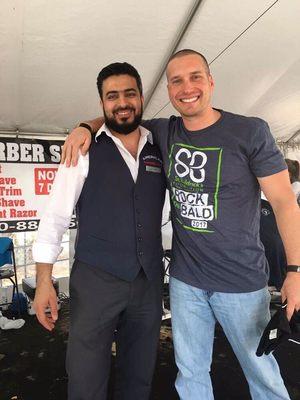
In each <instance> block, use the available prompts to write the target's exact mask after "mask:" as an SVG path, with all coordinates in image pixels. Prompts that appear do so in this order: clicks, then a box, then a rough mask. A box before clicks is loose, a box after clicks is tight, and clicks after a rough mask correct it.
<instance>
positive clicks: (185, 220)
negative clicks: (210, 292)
mask: <svg viewBox="0 0 300 400" xmlns="http://www.w3.org/2000/svg"><path fill="white" fill-rule="evenodd" d="M169 160H170V165H169V170H168V178H169V181H170V185H171V201H172V203H173V206H174V207H175V209H176V211H177V218H176V219H177V221H178V222H179V223H180V224H181V225H182V226H183V227H184V228H185V229H189V230H193V231H196V232H205V233H212V232H214V231H213V229H212V228H211V227H210V222H211V221H213V220H215V219H217V217H218V194H219V187H220V175H221V162H222V149H221V148H219V147H195V146H189V145H185V144H182V143H174V144H173V146H172V148H171V151H170V154H169Z"/></svg>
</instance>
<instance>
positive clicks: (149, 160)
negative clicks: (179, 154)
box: [143, 155, 162, 174]
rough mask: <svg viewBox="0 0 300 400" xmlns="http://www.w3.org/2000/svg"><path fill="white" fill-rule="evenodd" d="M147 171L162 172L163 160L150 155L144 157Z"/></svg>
mask: <svg viewBox="0 0 300 400" xmlns="http://www.w3.org/2000/svg"><path fill="white" fill-rule="evenodd" d="M143 161H144V164H145V167H146V171H147V172H154V173H156V174H161V167H162V160H161V159H160V158H158V157H156V156H152V155H148V156H146V157H143Z"/></svg>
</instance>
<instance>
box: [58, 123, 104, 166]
mask: <svg viewBox="0 0 300 400" xmlns="http://www.w3.org/2000/svg"><path fill="white" fill-rule="evenodd" d="M103 124H104V118H103V117H98V118H95V119H92V120H90V121H85V122H83V123H82V125H86V127H84V126H79V125H80V124H79V125H78V126H77V128H74V129H73V130H72V132H71V133H70V135H69V136H68V137H67V139H66V141H65V143H64V145H63V147H62V154H61V161H60V163H61V164H64V163H65V165H66V167H70V165H72V166H73V167H75V166H76V165H77V163H78V157H79V151H81V154H82V155H83V156H85V155H86V153H87V152H88V150H89V147H90V145H91V141H92V135H91V132H94V133H96V132H97V131H98V130H99V129H100V128H101V126H102V125H103ZM89 127H90V129H89Z"/></svg>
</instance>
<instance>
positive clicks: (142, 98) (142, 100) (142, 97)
mask: <svg viewBox="0 0 300 400" xmlns="http://www.w3.org/2000/svg"><path fill="white" fill-rule="evenodd" d="M144 101H145V99H144V96H143V95H141V102H142V106H143V107H144Z"/></svg>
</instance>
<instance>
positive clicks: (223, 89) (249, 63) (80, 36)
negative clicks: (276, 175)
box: [0, 0, 300, 159]
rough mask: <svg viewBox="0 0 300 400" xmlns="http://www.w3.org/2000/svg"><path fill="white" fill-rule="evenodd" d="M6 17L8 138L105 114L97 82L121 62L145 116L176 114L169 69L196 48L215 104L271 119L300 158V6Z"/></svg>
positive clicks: (21, 11) (129, 4)
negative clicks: (211, 81) (139, 83)
mask: <svg viewBox="0 0 300 400" xmlns="http://www.w3.org/2000/svg"><path fill="white" fill-rule="evenodd" d="M1 13H2V18H1V20H0V54H1V64H0V65H1V75H0V93H1V99H2V101H1V114H0V130H1V131H2V132H3V131H7V130H9V131H15V130H16V129H18V130H19V131H20V132H37V133H44V132H51V133H52V132H53V133H56V134H57V133H60V132H65V131H66V130H67V129H70V128H72V126H74V124H75V123H76V122H77V121H79V120H82V119H88V118H92V117H95V116H97V115H98V114H99V112H100V109H99V102H98V93H97V89H96V77H97V75H98V72H99V70H100V69H101V68H102V67H103V66H105V65H106V64H108V63H110V62H114V61H128V62H130V63H131V64H133V65H134V66H136V68H137V69H138V70H139V72H140V73H141V75H142V78H143V83H144V91H145V97H146V104H147V106H146V108H145V117H147V118H151V117H153V116H155V115H156V116H158V117H165V116H169V115H170V114H174V110H173V108H172V106H171V105H170V104H169V103H168V96H167V91H166V81H165V76H164V74H163V72H164V67H165V63H166V60H167V59H168V57H169V55H170V54H171V53H172V52H173V51H174V50H178V49H181V48H192V49H195V50H197V51H200V52H202V53H203V54H204V55H205V56H206V57H207V59H208V62H209V63H210V65H211V70H212V74H213V76H214V78H215V83H216V89H215V95H214V102H213V103H214V106H216V107H218V108H222V109H225V110H229V111H232V112H237V113H240V114H245V115H255V116H259V117H261V118H264V119H266V120H267V121H268V123H269V124H270V127H271V130H272V133H273V135H274V136H275V138H276V139H277V141H282V142H286V143H287V142H288V143H289V149H288V151H289V155H290V154H291V155H292V156H293V158H298V159H300V154H299V153H300V151H299V143H300V133H299V132H300V73H299V71H300V51H299V50H300V47H299V43H300V25H299V18H300V2H299V0H277V1H274V0H272V1H271V0H251V1H234V0H222V1H216V0H203V1H201V0H198V1H193V0H185V1H182V0H166V1H161V0H151V1H147V0H128V1H126V2H123V1H121V0H110V1H101V0H89V1H87V2H85V1H80V0H72V1H71V0H64V1H62V0H51V1H49V0H2V1H1ZM289 139H290V141H289Z"/></svg>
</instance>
